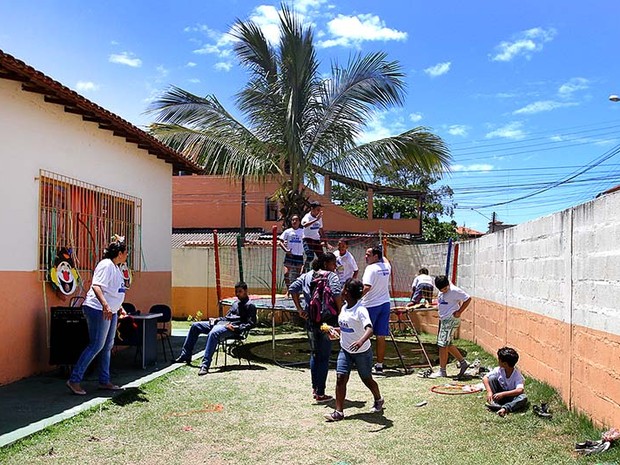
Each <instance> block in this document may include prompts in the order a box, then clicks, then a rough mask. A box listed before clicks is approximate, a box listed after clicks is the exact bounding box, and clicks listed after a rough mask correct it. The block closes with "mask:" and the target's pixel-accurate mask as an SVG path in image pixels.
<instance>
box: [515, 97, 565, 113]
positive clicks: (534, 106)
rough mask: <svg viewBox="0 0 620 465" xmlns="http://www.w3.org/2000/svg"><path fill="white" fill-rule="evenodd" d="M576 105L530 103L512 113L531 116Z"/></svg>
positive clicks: (553, 102) (543, 102) (552, 102)
mask: <svg viewBox="0 0 620 465" xmlns="http://www.w3.org/2000/svg"><path fill="white" fill-rule="evenodd" d="M575 105H577V104H576V103H573V102H556V101H554V100H540V101H538V102H534V103H530V104H529V105H526V106H524V107H523V108H519V109H518V110H515V111H513V112H512V114H513V115H532V114H534V113H541V112H543V111H551V110H555V109H556V108H563V107H573V106H575Z"/></svg>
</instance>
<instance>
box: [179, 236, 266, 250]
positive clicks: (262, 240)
mask: <svg viewBox="0 0 620 465" xmlns="http://www.w3.org/2000/svg"><path fill="white" fill-rule="evenodd" d="M238 234H239V233H237V232H224V233H218V235H217V239H218V242H219V244H220V245H221V246H222V247H233V246H236V245H237V235H238ZM245 245H246V246H252V245H258V246H270V245H271V239H269V238H268V236H266V235H264V234H262V233H258V232H250V233H246V234H245ZM212 246H213V233H201V232H191V233H173V234H172V248H173V249H180V248H183V247H212Z"/></svg>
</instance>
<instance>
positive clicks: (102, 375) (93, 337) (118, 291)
mask: <svg viewBox="0 0 620 465" xmlns="http://www.w3.org/2000/svg"><path fill="white" fill-rule="evenodd" d="M128 254H129V250H128V248H127V245H126V244H125V238H124V237H121V236H114V241H113V242H111V243H110V245H108V247H107V248H106V249H105V251H104V255H103V257H104V258H103V260H101V261H100V262H99V263H98V264H97V267H96V268H95V272H94V273H93V280H92V284H91V287H90V289H89V290H88V293H87V294H86V298H85V300H84V304H83V305H82V310H83V312H84V316H85V317H86V323H87V324H88V337H89V339H90V342H89V344H88V346H86V348H85V349H84V351H83V352H82V355H80V358H79V359H78V362H77V364H76V365H75V366H74V367H73V371H72V372H71V376H70V378H69V380H68V381H67V387H68V388H69V389H70V390H71V392H73V393H74V394H77V395H81V396H83V395H85V394H86V391H85V390H84V389H82V386H81V385H80V383H81V382H82V379H83V378H84V373H85V372H86V369H87V368H88V366H89V365H90V364H91V362H92V361H93V360H94V358H95V357H96V356H97V355H100V357H99V388H100V389H107V390H113V391H116V390H119V389H120V387H118V386H117V385H115V384H113V383H112V382H111V381H110V356H111V352H112V347H113V346H114V335H115V333H116V323H117V321H118V313H119V310H120V311H122V304H123V300H124V299H125V290H126V288H125V280H124V278H123V273H122V272H121V270H120V269H119V267H118V266H119V265H120V264H121V263H125V261H127V255H128Z"/></svg>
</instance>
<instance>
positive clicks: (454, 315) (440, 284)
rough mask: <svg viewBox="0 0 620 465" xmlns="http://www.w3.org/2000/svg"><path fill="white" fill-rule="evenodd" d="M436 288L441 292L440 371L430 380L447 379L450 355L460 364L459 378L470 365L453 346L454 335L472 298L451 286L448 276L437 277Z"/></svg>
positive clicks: (438, 338)
mask: <svg viewBox="0 0 620 465" xmlns="http://www.w3.org/2000/svg"><path fill="white" fill-rule="evenodd" d="M435 287H436V288H437V289H438V290H439V295H438V296H437V311H438V313H439V329H438V331H437V346H438V347H439V370H438V371H436V372H434V373H432V374H431V375H430V376H429V378H441V377H447V376H448V374H447V372H446V367H447V365H448V355H452V356H453V357H454V358H456V359H457V360H458V362H459V373H458V375H457V378H461V377H462V376H463V375H464V374H465V370H467V368H468V367H469V363H467V361H466V360H465V358H464V357H463V355H462V354H461V351H460V350H459V349H458V347H456V346H455V345H454V344H453V339H454V333H455V332H456V330H457V328H458V327H459V325H460V324H461V313H463V312H464V311H465V309H466V308H467V306H468V305H469V304H470V302H471V297H470V296H469V294H467V293H466V292H465V291H463V290H462V289H461V288H459V287H457V286H455V285H454V284H451V283H450V281H449V280H448V277H447V276H436V277H435Z"/></svg>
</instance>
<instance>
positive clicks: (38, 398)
mask: <svg viewBox="0 0 620 465" xmlns="http://www.w3.org/2000/svg"><path fill="white" fill-rule="evenodd" d="M186 333H187V330H173V332H172V337H171V342H172V352H173V354H174V356H175V357H176V356H177V355H178V354H179V353H180V349H181V346H182V345H183V341H184V340H185V334H186ZM197 347H199V348H201V347H204V342H203V341H202V340H200V341H199V342H198V344H197ZM201 355H202V353H200V354H197V355H196V356H195V357H199V356H201ZM134 356H135V348H133V347H128V348H126V349H123V350H120V351H118V352H117V353H115V354H114V355H113V356H112V364H111V374H112V381H113V382H114V383H116V384H118V385H120V386H123V387H124V388H126V389H129V388H138V387H139V386H141V385H142V384H144V383H146V382H148V381H151V380H153V379H155V378H158V377H160V376H162V375H164V374H166V373H169V372H170V371H173V370H175V369H177V368H179V367H180V366H182V365H181V364H178V363H172V361H171V360H170V354H168V361H166V362H165V361H164V360H163V357H162V348H161V345H159V346H158V357H159V359H158V362H157V363H156V364H155V365H154V366H150V367H147V368H146V369H144V370H143V369H141V368H139V367H138V366H136V363H134ZM67 378H68V374H67V373H66V372H64V371H63V370H61V369H59V370H56V371H55V372H51V373H46V374H43V375H39V376H32V377H30V378H26V379H22V380H20V381H16V382H14V383H11V384H7V385H5V386H0V447H3V446H5V445H7V444H10V443H12V442H14V441H17V440H18V439H21V438H23V437H26V436H28V435H30V434H32V433H35V432H37V431H40V430H42V429H44V428H46V427H48V426H50V425H53V424H54V423H58V422H60V421H63V420H66V419H67V418H71V417H72V416H74V415H77V414H78V413H80V412H82V411H84V410H87V409H89V408H91V407H93V406H96V405H98V404H101V403H103V402H105V401H107V400H109V399H110V398H112V397H114V396H115V395H118V394H119V393H122V391H120V392H115V393H112V392H109V391H101V390H98V389H97V376H96V372H94V371H93V372H92V373H89V374H87V376H86V378H85V379H84V382H83V383H82V387H83V388H84V389H85V390H86V391H87V392H88V394H87V395H85V396H76V395H74V394H71V392H69V389H68V388H67V386H65V382H66V381H67Z"/></svg>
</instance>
